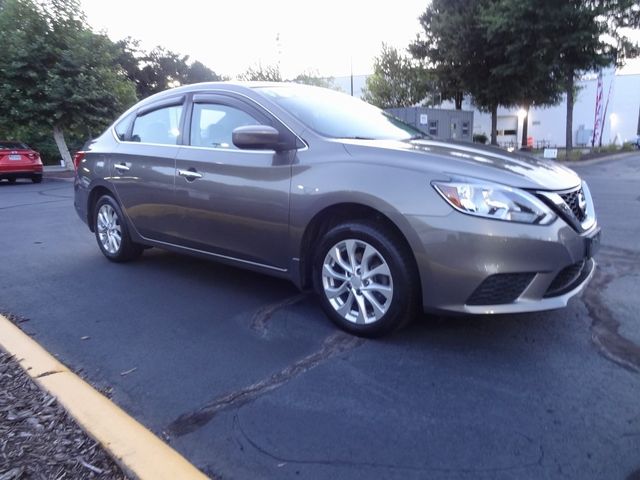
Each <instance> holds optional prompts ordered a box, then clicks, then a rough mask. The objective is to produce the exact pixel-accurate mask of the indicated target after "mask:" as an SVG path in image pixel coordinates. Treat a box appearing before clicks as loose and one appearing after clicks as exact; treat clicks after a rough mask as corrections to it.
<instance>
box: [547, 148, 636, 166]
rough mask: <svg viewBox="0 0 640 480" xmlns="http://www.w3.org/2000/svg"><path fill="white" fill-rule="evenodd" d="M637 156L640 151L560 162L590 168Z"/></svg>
mask: <svg viewBox="0 0 640 480" xmlns="http://www.w3.org/2000/svg"><path fill="white" fill-rule="evenodd" d="M636 155H640V150H635V151H631V152H623V153H614V154H612V155H607V156H604V157H598V158H592V159H590V160H571V161H564V162H559V163H560V164H561V165H566V166H568V167H571V168H573V167H583V166H584V167H588V166H589V165H597V164H598V163H604V162H613V161H615V160H624V159H625V158H629V157H633V156H636Z"/></svg>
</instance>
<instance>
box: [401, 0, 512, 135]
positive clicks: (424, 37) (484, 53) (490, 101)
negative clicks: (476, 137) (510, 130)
mask: <svg viewBox="0 0 640 480" xmlns="http://www.w3.org/2000/svg"><path fill="white" fill-rule="evenodd" d="M498 1H499V0H433V1H432V2H431V4H430V5H429V6H428V7H427V9H426V11H425V12H424V13H423V14H422V15H421V16H420V24H421V26H422V28H423V32H421V35H419V36H418V38H416V40H415V41H414V42H413V43H412V44H411V45H410V47H409V49H410V51H411V52H412V54H413V55H414V56H415V57H416V58H418V59H421V60H424V61H425V62H426V63H427V65H428V66H429V67H430V68H431V69H432V70H433V73H434V75H435V77H436V79H437V83H438V84H439V85H441V86H446V85H449V86H450V87H448V88H450V89H451V90H450V93H449V94H447V93H446V92H447V89H446V88H445V89H444V90H443V92H444V93H443V96H444V97H445V98H446V96H448V95H453V97H454V98H455V99H456V103H457V105H456V107H459V106H460V105H461V101H462V94H463V93H468V94H470V95H471V96H472V97H473V99H474V102H475V104H476V105H477V106H478V108H480V109H481V110H483V111H488V112H490V113H491V143H492V144H494V145H495V144H497V119H498V106H499V105H503V106H511V105H514V104H515V102H516V101H517V98H516V95H515V89H516V88H517V86H516V85H514V84H513V79H512V78H511V76H510V75H508V74H507V73H508V72H505V71H503V70H501V69H500V67H501V66H502V65H504V64H505V63H506V57H505V56H506V51H505V47H506V45H504V44H503V43H502V42H501V40H500V38H499V36H497V35H489V33H488V25H487V21H486V15H487V11H491V9H492V8H493V7H494V6H495V4H496V3H497V2H498Z"/></svg>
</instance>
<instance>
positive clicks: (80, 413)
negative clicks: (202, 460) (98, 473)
mask: <svg viewBox="0 0 640 480" xmlns="http://www.w3.org/2000/svg"><path fill="white" fill-rule="evenodd" d="M0 346H2V348H4V349H5V350H6V351H7V352H8V353H9V354H10V355H13V356H14V357H15V359H16V361H18V362H19V364H20V365H21V367H22V368H23V369H24V370H25V371H26V372H27V374H28V375H29V376H30V377H31V378H32V379H33V380H34V381H35V382H36V383H37V384H38V385H39V386H40V387H41V388H42V389H43V390H45V391H46V392H47V393H49V394H50V395H52V396H54V397H56V398H57V400H58V402H59V403H60V404H61V405H62V406H63V407H64V408H65V409H66V410H67V412H68V413H69V414H70V415H71V416H72V417H73V418H74V419H75V420H76V422H78V424H79V425H80V426H81V427H82V428H83V429H84V430H85V431H86V432H87V433H88V434H89V435H90V436H91V437H93V438H94V439H95V440H96V441H97V442H99V443H100V444H101V445H102V446H103V448H104V449H105V450H106V451H107V452H108V453H109V454H110V455H111V456H112V457H113V459H114V460H115V461H116V462H117V463H118V464H119V465H120V467H121V468H122V469H123V470H124V471H125V472H126V473H127V474H128V475H129V476H131V477H132V478H136V479H140V480H147V479H149V480H152V479H153V480H162V479H167V480H169V479H171V480H173V479H177V478H179V479H186V480H190V479H206V478H207V477H206V476H205V475H204V474H203V473H202V472H200V471H199V470H198V469H197V468H195V467H194V466H193V465H191V464H190V463H189V462H188V461H187V460H186V459H185V458H184V457H183V456H182V455H180V454H179V453H178V452H176V451H175V450H173V449H172V448H171V447H169V446H168V445H167V444H166V443H164V442H163V441H162V440H160V439H159V438H158V437H156V436H155V435H154V434H153V433H152V432H151V431H149V430H148V429H146V428H145V427H144V426H143V425H142V424H140V423H139V422H137V421H136V420H134V419H133V418H132V417H130V416H129V415H127V414H126V413H125V412H124V411H123V410H122V409H121V408H120V407H118V406H117V405H115V404H114V403H113V402H112V401H111V400H109V399H108V398H107V397H105V396H104V395H102V394H101V393H99V392H98V391H97V390H95V389H94V388H93V387H92V386H91V385H89V384H88V383H87V382H85V381H84V380H82V379H81V378H80V377H79V376H78V375H76V374H75V373H73V372H72V371H70V370H69V369H68V368H67V367H65V366H64V365H63V364H62V363H60V362H59V361H58V360H56V359H55V358H54V357H53V356H52V355H51V354H49V353H48V352H47V351H46V350H45V349H44V348H42V347H41V346H40V345H39V344H38V343H37V342H36V341H34V340H33V339H32V338H30V337H29V336H28V335H27V334H26V333H24V332H23V331H22V330H20V329H19V328H18V327H17V326H15V325H14V324H13V323H12V322H11V321H10V320H8V319H7V318H6V317H4V316H2V315H0Z"/></svg>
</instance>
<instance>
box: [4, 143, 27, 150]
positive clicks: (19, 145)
mask: <svg viewBox="0 0 640 480" xmlns="http://www.w3.org/2000/svg"><path fill="white" fill-rule="evenodd" d="M28 149H29V147H27V146H26V145H25V144H24V143H20V142H0V150H28Z"/></svg>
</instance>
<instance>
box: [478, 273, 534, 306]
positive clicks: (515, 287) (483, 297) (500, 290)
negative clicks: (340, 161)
mask: <svg viewBox="0 0 640 480" xmlns="http://www.w3.org/2000/svg"><path fill="white" fill-rule="evenodd" d="M534 276H535V273H498V274H496V275H491V276H490V277H487V278H486V279H485V280H484V281H483V282H482V283H481V284H480V286H479V287H478V288H476V290H475V291H474V292H473V293H472V294H471V296H470V297H469V299H468V300H467V305H501V304H505V303H512V302H513V301H515V300H516V299H517V298H518V297H519V296H520V295H522V292H524V289H525V288H527V287H528V286H529V284H530V283H531V280H533V277H534Z"/></svg>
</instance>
